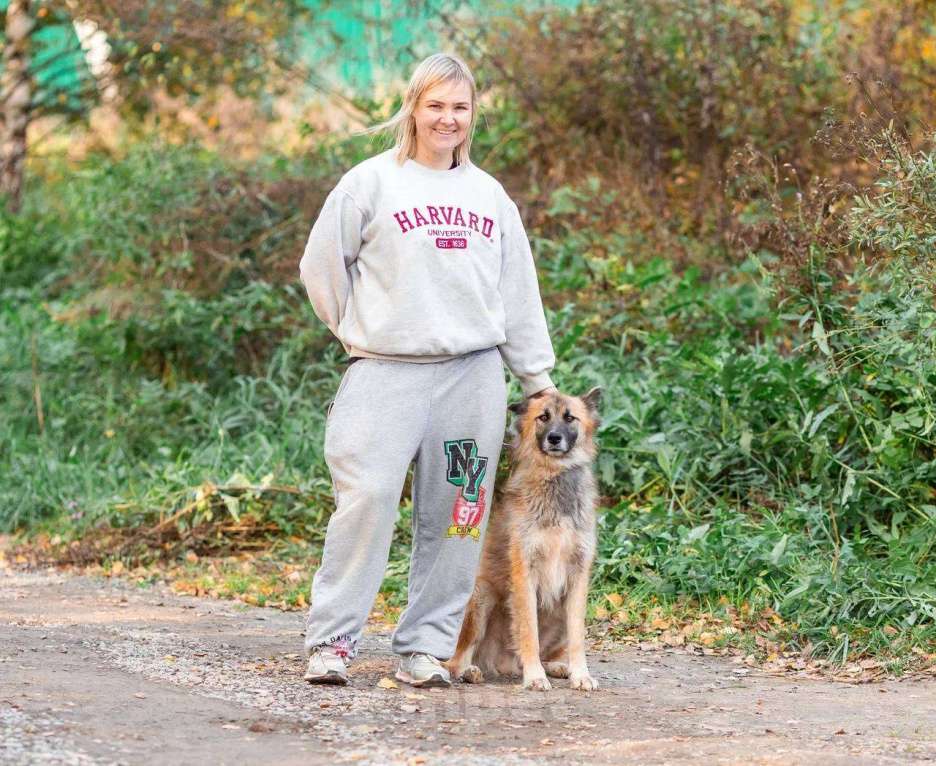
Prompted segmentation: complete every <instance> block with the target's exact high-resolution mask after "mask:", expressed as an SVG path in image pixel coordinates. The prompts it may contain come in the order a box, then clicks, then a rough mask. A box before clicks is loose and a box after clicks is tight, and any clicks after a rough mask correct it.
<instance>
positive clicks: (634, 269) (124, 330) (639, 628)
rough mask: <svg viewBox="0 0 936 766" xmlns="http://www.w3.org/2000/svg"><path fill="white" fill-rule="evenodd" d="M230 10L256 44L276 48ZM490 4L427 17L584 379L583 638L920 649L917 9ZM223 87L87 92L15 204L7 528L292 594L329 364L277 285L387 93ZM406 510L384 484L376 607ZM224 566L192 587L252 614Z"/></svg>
mask: <svg viewBox="0 0 936 766" xmlns="http://www.w3.org/2000/svg"><path fill="white" fill-rule="evenodd" d="M91 5H93V4H88V6H89V7H88V8H87V9H85V10H86V11H87V12H88V13H90V12H91V10H93V9H91V8H90V6H91ZM235 5H236V4H233V5H232V7H234V6H235ZM249 10H250V9H249V8H247V7H246V5H245V9H243V14H242V15H240V16H235V17H234V18H236V19H238V22H237V23H238V25H242V26H243V28H244V29H246V30H247V31H248V32H252V33H254V34H252V36H250V37H249V39H251V40H262V39H264V34H266V32H268V31H270V30H273V31H274V32H275V30H277V29H279V27H278V26H277V25H280V24H282V20H283V17H281V16H277V15H276V14H275V13H272V14H271V15H270V16H268V17H263V16H261V15H256V14H255V15H254V16H253V17H249V16H247V12H248V11H249ZM274 10H275V9H274ZM501 10H509V11H510V15H504V16H497V17H496V19H495V20H494V21H493V22H492V20H491V18H484V19H482V20H481V21H478V20H477V17H472V16H471V14H470V13H469V12H467V11H470V8H469V9H467V11H466V9H465V8H464V7H462V6H459V5H457V4H452V3H433V4H429V5H427V6H426V10H425V12H426V13H427V14H428V15H429V16H430V17H431V19H432V20H433V23H434V24H435V25H436V29H437V30H438V34H439V35H440V38H439V39H440V40H442V41H444V43H445V44H446V45H448V46H450V47H452V48H453V49H455V50H457V51H459V52H460V53H461V54H462V55H464V56H465V57H466V59H467V60H468V61H469V62H470V63H471V64H472V65H473V66H474V67H475V70H476V74H477V76H478V80H479V84H480V85H481V88H482V91H483V104H484V113H485V115H484V119H483V120H482V122H481V125H480V131H479V134H478V136H477V139H476V148H475V149H474V154H475V161H476V162H477V163H478V164H479V165H481V166H482V167H484V168H485V169H486V170H488V171H490V172H492V173H494V174H495V175H496V176H497V177H498V178H500V179H502V180H503V181H504V182H505V184H506V185H507V186H508V189H509V191H510V192H511V194H512V195H513V196H514V197H515V198H516V199H517V200H518V201H519V202H520V203H521V208H522V212H523V214H524V220H525V221H526V222H527V226H528V231H529V234H530V237H531V240H532V242H533V245H534V250H535V254H536V258H537V264H538V268H539V273H540V280H541V288H542V292H543V296H544V301H545V304H546V306H547V314H548V320H549V325H550V328H551V331H552V334H553V340H554V344H555V348H556V354H557V359H558V363H557V367H556V375H555V377H556V379H557V381H558V383H559V385H560V386H561V387H562V388H564V389H567V390H569V391H571V392H581V391H584V390H587V388H588V387H590V386H592V385H601V386H603V387H604V389H605V391H606V398H605V405H604V412H603V420H604V423H603V426H602V429H601V432H600V436H601V455H600V459H599V463H598V466H597V471H598V475H599V477H600V482H601V492H602V509H601V517H600V531H601V538H600V555H599V559H598V562H597V565H596V570H595V589H594V594H595V595H594V600H593V604H592V612H591V613H592V615H593V616H594V618H595V619H596V620H597V621H599V624H600V625H602V626H604V627H605V628H606V629H608V630H610V631H611V632H612V633H613V634H615V635H643V634H647V633H652V634H654V635H656V636H657V637H658V638H660V639H661V640H663V641H664V642H665V643H672V644H680V643H683V642H685V641H686V640H687V636H688V638H689V639H691V640H697V641H700V642H701V644H702V645H704V646H706V647H719V646H742V647H743V648H745V649H746V650H747V651H749V652H752V653H757V654H759V656H762V657H766V658H768V659H769V658H770V657H776V656H779V655H782V654H783V653H784V652H787V651H797V652H800V653H802V654H803V656H815V657H824V658H827V659H829V660H831V661H835V662H845V661H848V660H854V659H856V658H858V657H860V656H862V655H863V654H873V655H875V656H876V657H878V658H879V659H880V661H881V662H882V663H883V664H884V665H886V667H887V668H888V669H890V670H894V671H900V670H901V669H903V668H905V667H907V666H910V665H912V664H913V663H915V662H918V661H919V660H920V658H921V657H922V658H924V659H925V658H929V659H932V655H933V654H934V653H936V645H934V636H936V630H934V623H936V566H934V564H933V555H932V554H933V545H934V540H936V500H934V478H936V462H934V446H936V437H934V434H933V430H934V426H936V407H934V401H933V393H932V392H933V391H934V384H936V354H934V352H936V348H934V337H936V335H934V334H936V307H934V302H933V280H932V254H933V247H934V244H936V195H934V191H933V190H934V189H936V154H934V147H933V143H932V141H933V132H932V127H931V126H932V125H933V119H932V118H933V113H932V112H933V108H934V106H933V102H932V99H931V98H930V95H931V93H932V87H933V85H934V84H936V46H934V44H933V40H934V39H936V37H934V35H936V12H934V9H933V6H932V4H930V3H924V2H908V3H903V4H901V5H900V6H899V7H895V6H894V5H892V4H890V3H884V2H878V1H877V0H849V1H848V2H837V3H827V2H821V3H820V2H810V1H808V0H806V1H804V0H795V1H794V0H749V1H747V2H740V0H737V1H736V0H713V1H712V2H709V3H696V2H689V1H688V0H648V1H647V2H644V3H641V4H622V3H615V2H604V1H603V2H589V3H582V4H581V5H580V6H579V7H571V8H569V7H545V8H539V9H534V10H527V11H518V10H517V9H516V8H507V9H504V8H502V9H501ZM472 19H474V21H472ZM306 23H309V24H313V25H314V24H315V23H316V21H315V17H314V14H313V15H312V16H310V17H309V18H308V19H307V22H306ZM237 28H238V29H241V26H238V27H237ZM133 31H134V30H133V29H132V28H131V29H130V32H131V34H129V35H128V39H131V38H133V37H134V35H133V34H132V32H133ZM137 31H139V30H137ZM182 43H184V45H183V47H182V48H180V50H184V51H186V53H185V55H186V56H189V57H190V58H189V59H184V57H183V59H180V60H182V62H183V64H184V61H185V60H190V61H193V62H195V64H196V65H197V63H198V62H199V61H200V60H201V59H200V58H199V49H198V36H197V35H193V36H191V37H188V38H185V39H184V40H183V41H182ZM182 43H180V45H182ZM129 45H130V44H129V43H128V44H127V46H129ZM127 46H125V47H123V48H121V51H122V52H123V53H122V54H121V55H127V56H130V57H131V59H132V55H133V54H131V53H128V51H129V50H130V48H129V47H127ZM151 46H152V43H150V47H151ZM257 50H258V51H259V53H258V57H257V59H256V60H255V61H253V62H252V64H251V69H250V72H249V73H244V72H242V73H241V74H243V76H244V77H249V82H252V83H254V86H259V91H261V92H263V91H264V90H265V86H264V82H265V81H264V80H263V79H262V75H263V73H264V72H265V71H267V67H268V66H269V71H270V73H271V74H270V77H271V78H272V77H274V74H275V77H276V78H277V79H276V82H277V83H278V84H277V87H282V88H283V89H284V92H285V93H287V94H288V93H298V92H299V91H290V90H289V89H290V87H291V86H290V84H289V83H290V76H291V75H292V76H293V78H294V79H295V80H296V81H297V82H298V83H299V85H303V84H307V82H306V79H307V78H306V75H305V74H302V73H300V74H299V75H298V76H296V73H295V72H290V69H289V66H288V64H287V65H286V67H285V69H284V65H283V60H282V58H281V57H274V58H273V59H271V60H270V61H269V62H267V60H266V59H264V57H263V55H261V54H262V52H263V50H265V49H264V48H263V46H259V47H258V49H257ZM430 51H431V47H429V45H428V44H427V46H426V50H425V51H422V53H428V52H430ZM415 52H419V51H415ZM131 59H126V60H124V63H123V64H122V65H125V64H126V62H127V61H130V60H131ZM134 60H135V61H137V64H135V65H134V66H136V67H137V68H136V69H134V67H133V66H131V67H130V69H131V70H132V72H131V74H128V75H127V76H128V77H130V76H131V75H132V73H133V72H137V73H139V71H140V69H139V67H145V66H146V65H145V64H141V63H139V60H138V59H134ZM164 63H165V64H166V66H167V67H168V68H167V69H166V70H165V72H168V74H172V73H175V74H179V73H181V75H180V76H182V75H184V73H185V68H184V66H183V65H181V64H180V65H179V66H177V67H176V68H172V67H170V66H169V63H171V62H168V61H166V62H164ZM215 63H216V65H217V68H216V69H214V70H212V71H213V72H215V74H216V76H212V77H210V78H208V80H210V82H211V87H206V88H204V89H202V90H203V91H204V92H199V90H198V89H185V88H183V89H182V90H181V91H177V92H176V91H173V87H174V86H173V85H172V81H171V77H170V78H169V79H166V77H163V79H160V77H159V76H158V74H157V75H156V76H154V77H153V78H151V79H145V80H141V79H140V78H138V77H135V76H134V77H133V79H132V80H131V81H130V84H126V85H124V86H123V89H122V92H123V93H124V94H125V95H126V97H125V98H123V99H117V100H116V101H114V102H111V103H107V104H94V103H92V104H89V110H87V111H85V112H81V114H84V115H85V116H84V117H81V118H80V120H79V122H77V123H70V124H68V125H62V126H60V127H58V128H56V129H55V130H53V131H52V133H51V136H50V138H49V140H48V142H47V143H44V144H43V145H42V146H41V148H37V149H36V150H35V151H34V153H33V156H32V157H31V159H30V164H29V175H28V179H27V180H28V184H27V190H26V195H25V198H24V204H23V209H22V210H21V211H20V212H19V213H18V214H16V215H13V214H11V213H4V214H3V215H2V217H0V280H2V281H0V285H2V286H0V375H2V386H3V391H4V415H5V417H4V418H3V420H2V422H0V471H2V473H3V478H4V480H3V481H2V482H0V527H2V528H3V529H4V530H6V531H7V532H17V533H20V534H25V535H31V536H32V539H33V541H34V543H35V542H36V541H38V547H39V548H40V549H43V550H48V551H50V555H53V556H54V557H55V558H56V559H57V560H65V561H69V560H70V561H74V562H80V563H87V562H90V561H102V562H104V563H105V564H106V565H107V566H108V567H111V566H112V563H113V562H116V561H120V562H123V563H125V564H126V565H127V566H130V565H134V564H138V563H141V562H142V563H147V562H153V561H158V560H169V561H179V562H185V561H189V563H192V562H193V561H195V560H197V559H198V557H199V556H206V555H225V554H226V555H229V556H231V555H238V554H243V553H244V552H250V551H253V552H265V553H270V552H272V554H273V560H274V562H279V563H274V564H272V565H270V566H272V570H271V571H273V572H274V573H275V572H276V571H283V570H282V569H281V567H283V566H286V567H291V569H290V571H291V572H303V571H304V572H306V573H309V572H311V569H312V568H313V567H314V564H315V562H316V560H317V557H318V555H319V553H320V544H321V540H322V536H323V534H324V526H325V523H326V522H327V518H328V514H329V513H330V511H331V508H332V505H331V502H332V501H331V497H330V487H329V482H328V477H327V471H326V469H325V466H324V463H323V460H322V455H321V445H322V432H323V427H324V416H325V407H326V405H327V403H328V401H329V400H330V398H331V396H332V395H333V392H334V390H335V389H336V387H337V383H338V380H339V378H340V375H341V373H342V369H343V365H344V359H343V358H342V354H341V350H340V348H339V347H338V346H337V344H336V342H335V341H334V340H333V339H332V338H331V337H330V336H329V334H328V333H327V331H326V330H325V329H324V328H323V327H322V326H320V324H319V323H318V322H317V321H316V320H315V318H314V316H313V314H312V312H311V309H310V307H309V306H308V305H307V299H306V298H305V294H304V291H303V289H302V288H301V285H300V284H299V283H298V280H297V263H298V258H299V255H300V254H301V251H302V247H303V244H304V240H305V237H306V235H307V233H308V229H309V227H310V225H311V222H312V220H313V219H314V216H315V214H316V212H317V210H318V207H319V205H320V203H321V201H322V200H323V199H324V195H325V194H326V193H327V191H328V190H329V189H330V188H331V186H332V185H333V184H334V183H335V181H336V179H337V178H338V177H339V176H340V175H341V173H342V172H344V170H345V169H347V168H348V167H350V166H351V165H353V164H354V163H355V162H357V161H360V160H361V159H363V158H364V157H366V156H369V155H370V154H372V153H373V152H375V151H377V150H378V149H379V148H380V146H378V145H375V144H373V143H371V142H370V141H369V140H368V139H365V138H361V137H359V136H354V135H351V134H349V132H348V130H347V127H348V126H349V125H348V119H349V115H350V116H351V117H350V119H352V123H351V124H370V123H373V122H375V121H377V120H379V119H381V118H382V117H385V116H387V115H388V114H389V113H391V111H392V110H393V109H394V108H395V105H396V103H398V102H395V101H394V99H393V97H391V98H389V99H386V100H384V99H380V98H377V97H371V98H368V97H364V96H361V95H359V94H354V93H345V94H343V95H338V96H335V95H334V94H333V95H332V100H331V101H322V100H319V101H317V102H315V103H313V102H312V101H311V100H309V101H308V108H307V109H306V110H304V111H299V112H296V111H295V110H293V111H285V112H284V111H277V110H276V109H272V110H271V109H266V110H265V109H263V108H260V107H258V106H257V104H258V103H259V102H260V101H262V100H263V99H262V96H261V95H259V94H258V92H257V91H256V90H252V89H251V88H246V89H244V90H242V91H241V92H240V93H237V92H235V89H233V88H231V84H232V82H233V81H236V80H237V78H238V77H240V76H241V75H240V74H232V75H226V74H225V72H228V71H231V70H229V69H227V68H226V67H225V60H224V59H223V57H222V59H221V60H220V61H216V62H215ZM151 66H155V64H151ZM173 66H175V65H173ZM239 71H240V70H239ZM402 71H405V70H404V68H403V66H402V65H401V72H402ZM258 72H260V73H261V74H260V77H261V79H260V80H256V78H257V77H258V75H257V73H258ZM167 76H168V75H167ZM388 77H389V75H388ZM232 78H233V79H232ZM125 82H126V81H125ZM388 82H393V80H392V78H391V79H388ZM119 85H120V83H119V82H118V86H119ZM252 87H253V86H252ZM118 89H120V88H119V87H118ZM332 90H340V87H339V86H338V85H334V87H333V88H332ZM389 90H390V92H393V89H392V88H390V89H389ZM173 99H176V100H173ZM179 99H181V101H180V100H179ZM286 100H287V101H288V100H289V97H288V96H287V97H286ZM232 112H237V113H239V114H240V115H241V119H242V122H240V123H238V122H236V121H235V122H231V120H232V117H231V114H232ZM89 115H90V116H89ZM101 115H106V118H105V117H102V116H101ZM244 115H246V117H245V116H244ZM339 117H340V120H343V121H344V124H345V129H343V130H336V129H335V128H334V125H335V121H336V120H338V119H339ZM245 135H246V136H254V137H260V138H258V139H257V140H256V141H254V142H253V143H252V144H251V146H250V147H249V148H248V149H245V146H244V143H245V142H244V141H243V137H244V136H245ZM284 137H285V138H284ZM513 392H514V394H518V391H517V389H516V388H514V389H513ZM502 468H503V466H502ZM408 515H409V501H408V498H407V497H404V500H403V509H402V514H401V523H400V525H399V526H400V528H399V534H398V536H397V540H396V542H395V544H394V549H393V552H392V554H391V562H390V565H389V567H388V577H387V581H386V582H385V587H384V592H383V598H384V606H385V607H386V609H387V610H388V611H389V612H390V613H392V611H393V609H394V608H398V607H399V605H400V604H401V603H402V602H403V600H404V591H405V575H406V560H407V556H408V528H407V527H408ZM37 535H38V537H37ZM186 557H188V558H186ZM284 562H286V563H284ZM123 563H122V564H121V566H123ZM277 567H280V569H277ZM226 571H227V570H225V569H224V567H221V568H220V569H218V568H217V567H216V568H215V570H214V572H213V574H212V575H211V576H210V577H208V580H207V581H205V580H202V581H201V582H203V583H204V582H208V585H206V586H205V587H206V588H208V589H209V590H218V589H221V590H224V588H227V589H228V591H230V592H232V593H241V594H243V593H244V592H245V589H247V587H248V586H247V585H245V584H244V583H243V578H241V580H237V582H236V583H234V584H233V585H232V584H231V582H232V581H231V579H230V577H228V576H227V575H226V574H225V572H226ZM225 577H227V579H225ZM212 578H213V579H212ZM274 579H275V578H274ZM223 583H227V585H223ZM284 583H286V581H285V580H283V581H282V582H280V583H279V584H268V585H267V586H264V587H265V588H266V591H263V590H262V589H261V591H260V592H259V595H256V594H255V595H254V596H253V597H254V598H255V599H256V598H259V600H260V601H264V600H267V601H277V602H278V603H283V604H292V605H298V606H302V605H303V604H304V603H305V593H306V592H307V585H308V582H307V578H306V577H304V576H302V575H300V576H298V577H292V578H291V579H290V580H289V581H288V583H287V584H285V585H284ZM679 625H688V626H689V628H688V630H687V629H683V630H678V629H677V628H678V626H679Z"/></svg>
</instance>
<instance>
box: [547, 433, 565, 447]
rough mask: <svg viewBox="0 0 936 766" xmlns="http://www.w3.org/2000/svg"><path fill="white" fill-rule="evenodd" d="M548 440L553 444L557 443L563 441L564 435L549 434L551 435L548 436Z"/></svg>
mask: <svg viewBox="0 0 936 766" xmlns="http://www.w3.org/2000/svg"><path fill="white" fill-rule="evenodd" d="M546 441H548V442H549V443H550V444H552V445H556V444H558V443H559V442H561V441H562V436H560V435H559V434H549V436H547V437H546Z"/></svg>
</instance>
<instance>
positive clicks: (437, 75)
mask: <svg viewBox="0 0 936 766" xmlns="http://www.w3.org/2000/svg"><path fill="white" fill-rule="evenodd" d="M442 82H455V83H460V82H466V83H468V86H469V88H470V89H471V122H470V123H469V124H468V135H467V137H466V138H465V140H464V141H462V142H461V143H460V144H459V145H458V146H456V147H455V151H454V155H455V157H454V158H455V162H456V163H457V164H458V165H461V164H463V163H465V162H468V160H469V151H470V149H471V138H472V136H473V135H474V129H475V124H476V123H477V121H478V94H477V88H476V86H475V81H474V76H473V75H472V74H471V70H470V69H469V68H468V65H467V64H466V63H465V62H464V61H462V60H461V59H460V58H459V57H458V56H456V55H454V54H452V53H434V54H432V55H431V56H429V57H428V58H425V59H423V60H422V61H421V62H420V64H419V66H417V67H416V69H415V71H414V72H413V75H412V77H410V81H409V85H407V86H406V92H405V93H404V94H403V104H402V106H400V109H399V111H398V112H397V113H396V114H395V115H393V117H391V118H390V119H389V120H387V121H386V122H382V123H380V124H379V125H374V126H372V127H370V128H367V129H365V130H364V131H362V132H363V133H390V134H392V135H393V137H394V139H395V141H396V146H397V155H396V158H397V162H399V163H400V164H401V165H402V164H403V163H404V162H406V160H408V159H412V158H413V157H415V156H416V120H415V118H414V117H413V112H414V111H416V105H417V104H418V103H419V99H420V98H421V97H422V95H423V93H425V92H426V91H427V90H429V89H430V88H432V87H434V86H436V85H438V84H439V83H442Z"/></svg>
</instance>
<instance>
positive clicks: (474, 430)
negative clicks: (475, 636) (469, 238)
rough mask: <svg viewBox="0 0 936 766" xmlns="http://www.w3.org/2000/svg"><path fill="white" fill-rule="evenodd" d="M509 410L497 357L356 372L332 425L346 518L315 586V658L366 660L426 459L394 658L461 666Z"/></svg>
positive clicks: (328, 544)
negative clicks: (396, 542)
mask: <svg viewBox="0 0 936 766" xmlns="http://www.w3.org/2000/svg"><path fill="white" fill-rule="evenodd" d="M506 404H507V402H506V386H505V383H504V368H503V363H502V361H501V356H500V353H499V352H498V350H497V349H496V348H492V349H485V350H483V351H477V352H474V353H471V354H466V355H464V356H460V357H457V358H455V359H450V360H448V361H444V362H432V363H427V364H414V363H409V362H393V361H384V360H377V359H360V360H358V361H356V362H354V363H353V364H352V365H351V366H350V367H349V368H348V370H347V372H346V373H345V376H344V378H343V379H342V381H341V384H340V385H339V387H338V393H337V394H336V396H335V402H334V405H333V406H332V409H331V412H330V413H329V415H328V421H327V423H326V426H325V460H326V462H327V464H328V468H329V471H330V472H331V477H332V485H333V487H334V492H335V512H334V514H333V515H332V517H331V520H330V521H329V522H328V530H327V531H326V533H325V547H324V551H323V553H322V563H321V566H320V567H319V569H318V571H317V572H316V573H315V577H314V578H313V581H312V601H311V607H310V609H309V616H308V621H307V625H306V638H305V646H306V650H307V651H311V650H312V649H314V648H315V647H317V646H323V645H330V646H333V647H335V648H336V649H338V650H339V651H340V652H342V653H343V654H345V655H346V656H347V657H349V658H351V657H353V656H354V654H355V653H356V651H355V650H356V647H357V642H358V639H359V638H360V636H361V631H362V630H363V628H364V623H365V621H366V620H367V616H368V614H369V613H370V609H371V607H372V606H373V603H374V599H375V597H376V596H377V591H378V590H379V588H380V583H381V581H382V580H383V576H384V570H385V569H386V566H387V558H388V556H389V552H390V541H391V538H392V536H393V526H394V522H395V520H396V516H397V510H398V507H399V503H400V494H401V492H402V489H403V482H404V480H405V479H406V472H407V470H408V468H409V466H410V463H412V462H413V461H414V460H415V463H416V466H415V471H414V476H413V550H412V556H411V560H410V573H409V588H408V601H407V606H406V610H405V611H404V612H403V614H402V616H401V617H400V622H399V624H398V625H397V629H396V631H395V633H394V634H393V642H392V647H393V650H394V651H395V652H397V653H399V654H406V653H409V652H425V653H427V654H431V655H433V656H434V657H438V658H440V659H448V658H449V657H451V656H452V653H453V652H454V650H455V642H456V640H457V638H458V631H459V628H460V627H461V622H462V617H463V614H464V610H465V607H466V605H467V603H468V598H469V596H470V595H471V591H472V588H473V586H474V579H475V571H476V569H477V565H478V560H479V557H480V554H481V543H482V539H483V531H484V528H485V526H486V524H487V519H488V513H489V510H490V505H491V500H492V497H493V491H494V474H495V473H496V471H497V461H498V458H499V456H500V451H501V446H502V444H503V439H504V426H505V418H506Z"/></svg>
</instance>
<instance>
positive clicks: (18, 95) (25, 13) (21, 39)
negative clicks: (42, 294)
mask: <svg viewBox="0 0 936 766" xmlns="http://www.w3.org/2000/svg"><path fill="white" fill-rule="evenodd" d="M30 5H31V0H10V4H9V5H8V6H7V12H6V30H5V35H6V45H5V46H4V48H3V76H2V79H0V109H2V113H3V125H2V127H0V131H2V132H0V196H4V195H5V196H6V198H7V204H8V205H9V209H10V210H11V211H13V212H14V213H15V212H17V211H18V210H19V206H20V195H21V193H22V187H23V165H24V163H25V161H26V128H27V127H28V126H29V105H30V100H31V99H32V83H31V81H30V76H29V55H28V54H29V50H28V48H29V36H30V33H31V32H32V30H33V26H34V25H35V21H34V19H33V17H32V12H31V8H30Z"/></svg>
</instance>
